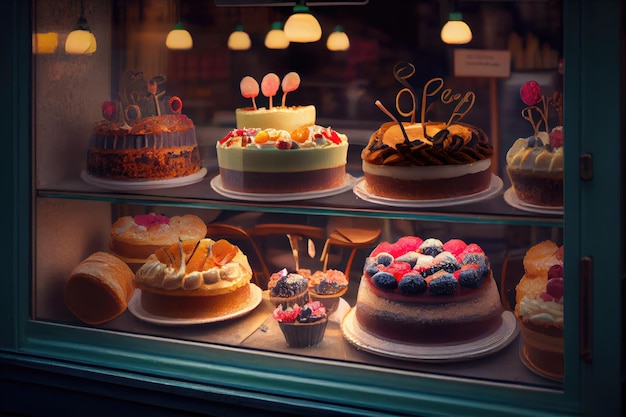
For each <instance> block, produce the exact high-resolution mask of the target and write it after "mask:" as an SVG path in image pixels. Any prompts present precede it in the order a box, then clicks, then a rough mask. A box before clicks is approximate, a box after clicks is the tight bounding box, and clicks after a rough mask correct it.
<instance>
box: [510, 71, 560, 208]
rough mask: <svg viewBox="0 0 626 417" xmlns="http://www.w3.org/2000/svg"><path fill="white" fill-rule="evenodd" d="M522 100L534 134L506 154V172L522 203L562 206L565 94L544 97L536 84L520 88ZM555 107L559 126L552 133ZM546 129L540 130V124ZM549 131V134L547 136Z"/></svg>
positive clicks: (518, 140) (557, 93) (527, 84)
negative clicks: (551, 116)
mask: <svg viewBox="0 0 626 417" xmlns="http://www.w3.org/2000/svg"><path fill="white" fill-rule="evenodd" d="M520 95H521V97H522V101H523V102H524V103H525V104H527V105H528V107H526V108H524V110H523V111H522V116H523V117H524V118H525V119H526V120H528V121H529V122H530V123H531V125H532V127H533V130H534V132H533V134H532V135H531V136H529V137H526V138H519V139H517V140H516V141H515V142H514V143H513V146H511V148H510V149H509V150H508V151H507V154H506V171H507V173H508V176H509V179H510V180H511V184H512V185H513V189H514V191H515V195H516V196H517V198H518V199H519V200H520V202H522V203H526V204H532V205H535V206H544V207H562V206H563V139H564V136H563V126H562V124H563V121H562V119H563V117H562V102H563V97H562V94H561V93H559V92H556V93H554V94H553V95H552V97H550V98H546V96H544V95H542V94H541V88H540V86H539V84H537V82H536V81H529V82H527V83H525V84H524V85H523V86H522V88H521V89H520ZM550 107H554V108H555V109H556V110H557V113H558V115H559V122H560V126H557V127H555V128H554V129H552V130H550V128H549V127H548V110H549V108H550ZM542 124H543V125H544V127H545V130H544V131H541V130H540V128H541V125H542ZM548 132H549V133H548Z"/></svg>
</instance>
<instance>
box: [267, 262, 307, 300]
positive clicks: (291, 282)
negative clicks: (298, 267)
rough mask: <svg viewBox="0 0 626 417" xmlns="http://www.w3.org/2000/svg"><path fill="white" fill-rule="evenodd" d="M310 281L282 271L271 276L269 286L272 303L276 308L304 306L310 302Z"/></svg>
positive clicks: (285, 270) (284, 270)
mask: <svg viewBox="0 0 626 417" xmlns="http://www.w3.org/2000/svg"><path fill="white" fill-rule="evenodd" d="M308 287H309V280H308V279H307V278H305V277H304V276H302V275H301V274H297V273H294V272H288V271H287V269H282V270H281V271H279V272H275V273H273V274H272V275H271V276H270V279H269V282H268V284H267V289H268V291H269V296H270V302H271V303H272V304H274V305H275V306H277V305H279V304H285V305H286V306H291V305H294V304H299V305H304V304H306V303H307V302H308V301H309V291H308Z"/></svg>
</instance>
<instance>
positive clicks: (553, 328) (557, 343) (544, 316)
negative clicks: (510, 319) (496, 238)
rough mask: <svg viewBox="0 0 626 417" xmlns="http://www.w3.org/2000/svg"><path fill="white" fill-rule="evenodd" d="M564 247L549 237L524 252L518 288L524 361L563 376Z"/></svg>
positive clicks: (550, 374) (542, 371) (545, 372)
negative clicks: (522, 273)
mask: <svg viewBox="0 0 626 417" xmlns="http://www.w3.org/2000/svg"><path fill="white" fill-rule="evenodd" d="M563 282H564V281H563V247H562V246H561V247H559V246H558V245H557V244H556V243H554V242H552V241H549V240H546V241H543V242H541V243H538V244H537V245H534V246H533V247H531V248H530V249H529V250H528V251H527V252H526V255H525V256H524V275H523V276H522V279H521V280H520V282H519V283H518V284H517V286H516V288H515V300H516V304H515V315H516V317H517V318H518V319H519V323H520V327H521V333H522V340H523V341H524V345H523V355H524V359H525V361H524V362H525V364H527V365H528V366H529V368H530V369H532V370H533V371H535V372H537V373H539V374H541V375H544V376H548V377H551V378H557V379H561V378H563V369H564V363H563Z"/></svg>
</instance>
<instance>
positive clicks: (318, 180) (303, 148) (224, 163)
mask: <svg viewBox="0 0 626 417" xmlns="http://www.w3.org/2000/svg"><path fill="white" fill-rule="evenodd" d="M299 85H300V77H299V76H298V74H297V73H295V72H290V73H288V74H287V75H285V77H284V78H283V80H282V82H281V81H280V79H279V77H278V76H277V75H276V74H274V73H269V74H267V75H266V76H265V77H264V78H263V80H262V82H261V90H262V92H263V94H264V95H265V96H266V97H267V98H268V100H269V104H268V107H267V108H265V107H263V108H257V107H256V102H255V98H256V97H257V96H258V94H259V84H258V83H257V82H256V80H254V79H253V78H252V77H250V76H246V77H244V78H243V79H242V80H241V84H240V86H241V93H242V95H243V96H244V97H246V98H251V99H252V101H253V104H254V105H253V107H251V108H245V109H236V120H237V128H236V129H233V130H231V131H230V132H228V134H227V135H226V136H225V137H224V138H222V139H221V140H219V141H218V143H217V145H216V151H217V162H218V166H219V173H220V175H219V178H220V181H221V185H222V187H223V188H224V189H226V190H229V191H235V192H244V193H260V194H290V193H304V192H319V191H325V190H329V189H334V188H339V187H341V186H342V185H344V183H345V180H346V161H347V156H348V138H347V137H346V135H343V134H340V133H338V132H337V131H335V130H333V129H331V128H330V127H322V126H319V125H316V124H315V123H316V119H315V117H316V116H315V107H314V106H286V105H285V97H286V95H287V93H288V92H291V91H294V90H296V89H297V88H298V87H299ZM279 87H282V90H283V96H282V105H279V106H273V103H272V100H273V98H274V96H275V95H276V93H277V91H278V89H279Z"/></svg>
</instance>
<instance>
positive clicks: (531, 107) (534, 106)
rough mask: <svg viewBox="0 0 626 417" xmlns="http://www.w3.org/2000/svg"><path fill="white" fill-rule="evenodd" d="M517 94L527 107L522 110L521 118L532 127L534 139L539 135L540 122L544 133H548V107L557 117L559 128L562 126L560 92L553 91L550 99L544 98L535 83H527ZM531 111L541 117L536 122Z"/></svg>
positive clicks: (561, 94)
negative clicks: (544, 129) (554, 111)
mask: <svg viewBox="0 0 626 417" xmlns="http://www.w3.org/2000/svg"><path fill="white" fill-rule="evenodd" d="M519 92H520V97H521V98H522V101H523V102H524V104H526V105H527V106H528V107H525V108H524V109H523V110H522V117H524V119H526V120H528V121H529V122H530V125H531V126H532V127H533V131H534V136H535V137H536V136H537V134H538V133H539V127H541V123H542V122H543V124H544V125H545V128H546V132H550V128H549V126H548V113H549V106H552V107H554V109H555V110H556V112H557V114H558V116H559V126H563V93H562V92H560V91H555V92H554V94H552V97H550V98H546V96H544V95H543V94H541V87H540V86H539V83H537V81H528V82H527V83H525V84H524V85H522V87H521V88H520V90H519ZM538 104H541V107H539V106H538ZM533 111H535V112H537V113H539V116H540V117H541V118H540V119H539V120H537V121H536V122H535V119H534V117H533Z"/></svg>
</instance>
